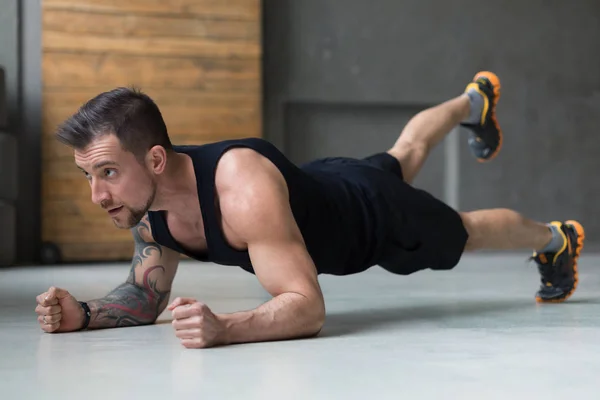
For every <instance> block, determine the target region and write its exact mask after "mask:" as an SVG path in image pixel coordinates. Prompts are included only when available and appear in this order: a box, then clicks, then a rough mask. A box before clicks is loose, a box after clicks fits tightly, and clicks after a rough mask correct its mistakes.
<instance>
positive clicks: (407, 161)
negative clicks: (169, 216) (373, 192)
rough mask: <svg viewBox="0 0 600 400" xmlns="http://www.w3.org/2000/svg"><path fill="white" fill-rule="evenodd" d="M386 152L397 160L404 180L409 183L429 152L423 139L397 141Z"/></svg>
mask: <svg viewBox="0 0 600 400" xmlns="http://www.w3.org/2000/svg"><path fill="white" fill-rule="evenodd" d="M388 153H389V154H390V155H392V156H393V157H395V158H396V159H397V160H398V162H399V163H400V165H401V166H402V171H403V173H404V177H405V180H406V181H407V182H409V183H410V182H412V181H413V179H414V178H415V176H416V174H417V172H419V170H420V169H421V167H422V166H423V163H424V162H425V159H426V158H427V155H428V154H429V146H428V145H427V143H425V142H424V141H413V140H405V141H399V142H398V143H397V144H396V145H395V146H394V147H392V148H391V149H390V150H388Z"/></svg>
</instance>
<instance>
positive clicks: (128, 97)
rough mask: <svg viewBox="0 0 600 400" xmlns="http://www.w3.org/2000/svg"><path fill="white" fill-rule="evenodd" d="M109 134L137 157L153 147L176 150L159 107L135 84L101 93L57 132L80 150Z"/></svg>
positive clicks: (64, 142) (71, 145) (60, 137)
mask: <svg viewBox="0 0 600 400" xmlns="http://www.w3.org/2000/svg"><path fill="white" fill-rule="evenodd" d="M107 134H114V135H116V136H117V138H118V139H119V141H120V143H121V146H122V147H123V149H125V150H126V151H129V152H131V153H133V154H134V155H135V156H136V158H138V160H142V159H143V156H144V155H145V154H146V152H147V151H148V150H149V149H150V148H151V147H152V146H157V145H159V146H163V147H164V148H165V149H166V150H167V151H170V150H172V149H173V146H172V144H171V140H170V139H169V135H168V133H167V127H166V125H165V122H164V120H163V117H162V114H161V112H160V110H159V108H158V106H157V105H156V103H155V102H154V101H153V100H152V99H151V98H150V97H149V96H148V95H146V94H144V93H142V92H141V91H140V90H139V89H137V88H135V87H132V88H125V87H119V88H116V89H113V90H111V91H109V92H104V93H100V94H99V95H97V96H96V97H94V98H92V99H91V100H89V101H87V102H86V103H85V104H83V105H82V106H81V107H80V108H79V110H78V111H77V112H76V113H75V114H73V115H72V116H71V117H70V118H69V119H67V120H66V121H64V122H63V123H62V124H61V125H60V126H59V128H58V130H57V132H56V136H57V139H58V140H59V141H60V142H61V143H63V144H66V145H68V146H70V147H73V148H75V149H77V150H83V149H84V148H86V147H87V146H88V145H89V144H90V143H91V142H92V141H93V140H94V139H96V138H98V137H100V136H103V135H107Z"/></svg>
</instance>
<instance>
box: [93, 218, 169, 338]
mask: <svg viewBox="0 0 600 400" xmlns="http://www.w3.org/2000/svg"><path fill="white" fill-rule="evenodd" d="M131 231H132V234H133V238H134V241H135V251H134V256H133V261H132V266H131V271H130V273H129V277H128V278H127V281H126V282H125V283H123V284H121V285H119V286H118V287H117V288H115V289H114V290H112V291H111V292H110V293H108V294H107V295H106V296H105V297H103V298H101V299H96V300H90V301H88V302H87V303H88V305H89V307H90V311H91V314H92V315H91V319H90V324H89V327H88V329H102V328H116V327H123V326H138V325H147V324H151V323H154V321H156V318H157V317H158V316H159V315H160V313H161V312H162V311H163V310H164V309H165V307H166V306H167V302H168V301H169V295H170V293H171V285H172V283H173V278H174V277H175V272H176V270H177V266H178V263H179V255H178V254H177V253H176V252H174V251H172V250H170V249H168V248H164V247H162V246H160V245H159V244H157V243H155V242H154V241H153V240H152V235H151V234H150V223H149V222H148V220H147V217H145V218H144V219H142V221H141V222H140V223H139V224H138V225H137V226H136V227H134V228H133V229H132V230H131Z"/></svg>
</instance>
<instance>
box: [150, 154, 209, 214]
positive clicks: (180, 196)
mask: <svg viewBox="0 0 600 400" xmlns="http://www.w3.org/2000/svg"><path fill="white" fill-rule="evenodd" d="M150 210H151V211H158V210H164V211H167V212H168V213H169V214H172V215H175V216H181V217H185V216H187V217H188V218H189V216H190V214H193V213H195V212H198V213H199V212H200V207H199V199H198V190H197V181H196V175H195V172H194V165H193V163H192V159H191V158H190V157H189V156H187V155H185V154H178V153H176V154H175V155H173V156H172V157H171V159H170V160H169V165H168V166H167V170H166V171H165V173H164V174H163V175H162V176H161V177H160V181H159V182H158V188H157V192H156V197H155V199H154V204H153V205H152V208H151V209H150Z"/></svg>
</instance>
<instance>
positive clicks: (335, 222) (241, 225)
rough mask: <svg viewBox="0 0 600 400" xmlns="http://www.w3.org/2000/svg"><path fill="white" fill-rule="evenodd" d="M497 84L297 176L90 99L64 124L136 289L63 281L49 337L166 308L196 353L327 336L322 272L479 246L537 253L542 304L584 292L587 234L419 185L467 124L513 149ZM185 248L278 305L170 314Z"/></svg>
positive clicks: (252, 145) (230, 145) (179, 309)
mask: <svg viewBox="0 0 600 400" xmlns="http://www.w3.org/2000/svg"><path fill="white" fill-rule="evenodd" d="M499 97H500V81H499V79H498V77H497V76H496V75H494V74H493V73H490V72H481V73H478V74H477V75H476V76H475V78H474V79H473V81H472V82H471V83H469V84H468V86H467V89H466V90H465V93H463V94H462V95H460V96H458V97H456V98H454V99H451V100H448V101H446V102H444V103H442V104H440V105H438V106H436V107H433V108H431V109H427V110H425V111H422V112H420V113H419V114H417V115H416V116H414V117H413V119H411V121H410V122H409V123H408V124H407V125H406V127H405V128H404V130H403V132H402V133H401V135H400V137H399V139H398V140H397V142H396V143H395V144H394V145H393V146H392V147H391V148H390V149H389V150H387V151H385V152H381V153H378V154H374V155H372V156H370V157H367V158H365V159H351V158H339V157H336V158H326V159H320V160H316V161H314V162H311V163H308V164H306V165H303V166H301V167H297V166H295V165H293V164H292V163H291V162H289V161H288V160H287V159H286V158H285V157H284V156H283V155H282V154H281V153H280V152H279V151H278V150H277V149H276V148H275V147H274V146H272V145H270V144H269V143H267V142H266V141H263V140H260V139H256V138H251V139H244V140H228V141H222V142H218V143H211V144H207V145H203V146H179V147H178V146H172V145H171V142H170V140H169V137H168V135H167V129H166V126H165V124H164V122H163V119H162V117H161V114H160V111H159V109H158V107H157V106H156V105H155V104H154V103H153V102H152V100H151V99H150V98H148V97H147V96H146V95H143V94H142V93H140V92H137V91H134V90H129V89H124V88H119V89H115V90H113V91H111V92H108V93H102V94H100V95H98V96H97V97H95V98H94V99H92V100H90V101H89V102H88V103H86V104H85V105H83V106H82V107H81V109H80V110H79V111H78V112H77V113H76V114H75V115H73V116H72V117H71V118H70V119H68V120H67V121H65V123H64V124H63V125H62V126H61V127H60V129H59V130H58V133H57V136H58V139H59V140H60V141H61V142H62V143H65V144H66V145H68V146H71V147H72V148H73V149H74V156H75V162H76V164H77V166H78V167H79V168H80V169H81V170H82V172H83V173H84V174H85V176H86V177H87V179H88V180H89V183H90V187H91V193H92V201H93V202H94V203H96V204H98V205H99V206H101V207H102V208H103V209H105V210H106V212H107V213H108V215H109V216H110V218H112V220H113V221H114V224H115V225H116V226H117V227H119V228H124V229H125V228H129V229H131V231H132V233H133V237H134V240H135V254H134V256H133V265H132V268H131V272H130V274H129V277H128V279H127V280H126V282H125V283H123V284H122V285H120V286H119V287H117V288H116V289H114V290H113V291H111V292H110V293H109V294H107V295H106V297H104V298H101V299H95V300H90V301H87V302H78V301H76V300H75V298H73V296H71V295H70V294H69V293H68V292H67V291H66V290H64V289H59V288H55V287H52V288H50V289H49V290H48V291H47V292H45V293H42V294H41V295H40V296H38V298H37V301H38V306H37V308H36V312H37V314H38V321H39V323H40V325H41V328H42V329H43V330H44V331H45V332H68V331H76V330H81V329H100V328H111V327H121V326H135V325H143V324H151V323H153V322H154V321H155V320H156V319H157V317H158V316H159V315H160V314H161V312H163V311H164V310H165V308H168V310H170V311H171V312H172V315H173V327H174V329H175V334H176V336H177V337H178V338H180V339H181V342H182V344H183V345H184V346H186V347H188V348H203V347H210V346H215V345H225V344H230V343H242V342H255V341H268V340H278V339H288V338H300V337H307V336H312V335H316V334H317V333H318V332H319V331H320V329H321V327H322V325H323V322H324V320H325V306H324V300H323V295H322V293H321V290H320V287H319V282H318V275H319V274H333V275H348V274H355V273H359V272H362V271H364V270H366V269H368V268H370V267H371V266H373V265H379V266H381V267H383V268H385V269H386V270H388V271H390V272H392V273H394V274H399V275H407V274H411V273H414V272H416V271H419V270H423V269H432V270H449V269H452V268H453V267H454V266H456V264H457V263H458V262H459V260H460V258H461V256H462V254H463V253H464V252H465V251H468V250H477V249H534V254H533V259H534V260H535V261H536V262H537V264H538V266H539V272H540V274H541V282H542V285H541V288H540V289H539V291H538V292H537V294H536V298H537V300H538V301H539V302H560V301H564V300H566V299H567V298H568V297H569V296H571V295H572V294H573V292H574V291H575V289H576V286H577V281H578V276H577V260H578V257H579V254H580V251H581V249H582V246H583V240H584V236H585V235H584V230H583V227H582V226H581V225H580V224H579V223H577V222H575V221H567V222H564V223H561V222H552V223H549V224H544V223H540V222H535V221H532V220H529V219H527V218H525V217H524V216H522V215H520V214H518V213H517V212H515V211H512V210H507V209H493V210H480V211H473V212H457V211H455V210H453V209H452V208H450V207H448V206H447V205H445V204H444V203H442V202H440V201H439V200H437V199H435V198H434V197H433V196H431V195H429V194H428V193H426V192H424V191H422V190H419V189H416V188H414V187H413V186H411V182H412V181H413V180H414V178H415V176H416V175H417V174H418V172H419V170H420V169H421V166H422V165H423V163H424V161H425V159H426V158H427V155H428V154H429V152H430V150H431V149H432V148H433V147H434V146H435V145H437V144H438V143H439V142H440V141H441V140H442V139H443V138H444V137H445V135H446V134H447V133H448V132H449V131H451V130H452V128H453V127H454V126H456V125H458V124H462V125H463V126H464V127H465V128H466V129H467V130H468V132H469V140H468V144H469V147H470V149H471V151H472V152H473V154H474V155H475V157H477V158H478V159H479V160H480V161H488V160H491V159H492V158H493V157H495V156H496V155H497V154H498V152H499V150H500V148H501V145H502V132H501V129H500V127H499V124H498V122H497V119H496V105H497V102H498V99H499ZM180 254H186V255H188V256H190V257H192V258H194V259H197V260H201V261H210V262H215V263H218V264H228V265H238V266H240V267H242V268H243V269H245V270H247V271H248V272H251V273H254V274H255V275H256V277H257V278H258V280H259V281H260V283H261V284H262V285H263V287H264V288H265V289H266V290H267V291H268V292H269V293H270V294H271V295H272V296H273V298H272V299H271V300H270V301H268V302H266V303H265V304H263V305H261V306H260V307H258V308H256V309H254V310H251V311H243V312H238V313H232V314H218V315H216V314H214V313H213V312H212V311H211V310H210V309H209V308H208V306H206V305H204V304H202V303H200V302H198V301H196V300H195V299H191V298H176V299H175V300H174V301H173V302H172V303H171V304H170V305H168V306H167V304H168V300H169V295H170V290H171V285H172V282H173V278H174V277H175V272H176V269H177V265H178V260H179V257H180Z"/></svg>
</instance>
